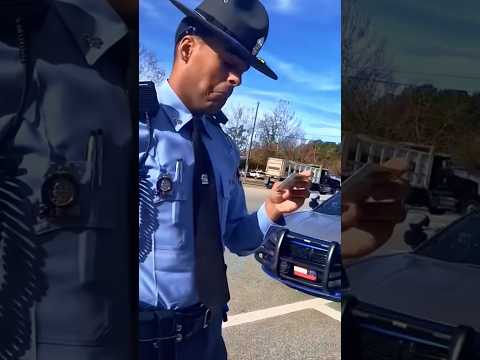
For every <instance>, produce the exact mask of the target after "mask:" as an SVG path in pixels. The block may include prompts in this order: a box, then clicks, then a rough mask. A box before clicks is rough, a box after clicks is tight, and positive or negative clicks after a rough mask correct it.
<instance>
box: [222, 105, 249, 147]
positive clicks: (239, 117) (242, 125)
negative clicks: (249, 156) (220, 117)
mask: <svg viewBox="0 0 480 360" xmlns="http://www.w3.org/2000/svg"><path fill="white" fill-rule="evenodd" d="M226 115H227V117H228V123H227V124H226V125H225V132H226V133H227V135H229V136H230V137H231V138H232V140H233V141H234V142H235V144H237V146H238V148H239V149H240V152H241V153H242V154H245V153H246V152H247V151H248V143H249V140H250V133H251V131H252V121H253V116H254V109H253V108H248V107H245V106H242V105H234V106H233V107H231V108H230V109H229V111H227V114H226Z"/></svg>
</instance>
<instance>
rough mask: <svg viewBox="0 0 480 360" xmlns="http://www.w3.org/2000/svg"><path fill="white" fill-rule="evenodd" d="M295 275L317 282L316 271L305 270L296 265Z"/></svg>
mask: <svg viewBox="0 0 480 360" xmlns="http://www.w3.org/2000/svg"><path fill="white" fill-rule="evenodd" d="M293 275H294V276H297V277H300V278H303V279H307V280H311V281H316V280H317V272H316V271H315V270H309V269H305V268H303V267H300V266H296V265H294V266H293Z"/></svg>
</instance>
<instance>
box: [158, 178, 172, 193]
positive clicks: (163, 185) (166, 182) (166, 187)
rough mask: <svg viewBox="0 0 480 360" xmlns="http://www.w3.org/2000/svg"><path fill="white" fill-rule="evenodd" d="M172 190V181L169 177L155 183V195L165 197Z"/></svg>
mask: <svg viewBox="0 0 480 360" xmlns="http://www.w3.org/2000/svg"><path fill="white" fill-rule="evenodd" d="M172 189H173V181H172V178H171V177H170V176H167V175H164V176H162V177H160V179H158V181H157V194H161V195H166V194H168V193H169V192H171V191H172Z"/></svg>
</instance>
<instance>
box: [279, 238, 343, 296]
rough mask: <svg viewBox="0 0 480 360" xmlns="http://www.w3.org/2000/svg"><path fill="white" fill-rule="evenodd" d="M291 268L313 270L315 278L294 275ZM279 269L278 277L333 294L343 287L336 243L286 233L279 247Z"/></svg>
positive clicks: (338, 250) (338, 249)
mask: <svg viewBox="0 0 480 360" xmlns="http://www.w3.org/2000/svg"><path fill="white" fill-rule="evenodd" d="M294 266H299V267H302V268H305V269H308V270H311V271H313V272H314V273H315V277H316V279H315V280H312V279H305V278H300V277H298V276H295V275H294ZM278 267H279V268H278V271H279V275H280V277H281V278H283V279H286V280H289V281H293V282H296V283H301V284H304V285H308V286H310V287H314V288H317V289H323V290H327V291H334V290H340V288H341V285H342V265H341V258H340V247H339V245H338V244H337V243H335V242H330V241H322V240H317V239H312V238H309V237H306V236H303V235H299V234H295V233H290V232H289V233H287V234H286V235H285V238H284V240H283V243H282V245H281V247H280V252H279V259H278Z"/></svg>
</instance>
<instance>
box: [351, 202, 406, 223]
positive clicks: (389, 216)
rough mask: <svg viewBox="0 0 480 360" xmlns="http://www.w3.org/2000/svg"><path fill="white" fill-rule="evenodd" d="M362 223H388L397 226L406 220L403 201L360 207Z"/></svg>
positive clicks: (365, 204)
mask: <svg viewBox="0 0 480 360" xmlns="http://www.w3.org/2000/svg"><path fill="white" fill-rule="evenodd" d="M360 206H361V211H360V212H359V223H360V222H387V223H392V224H397V223H400V222H402V221H404V220H405V217H406V209H405V205H404V203H403V202H402V201H393V202H391V203H380V202H365V203H363V204H361V205H360Z"/></svg>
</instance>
